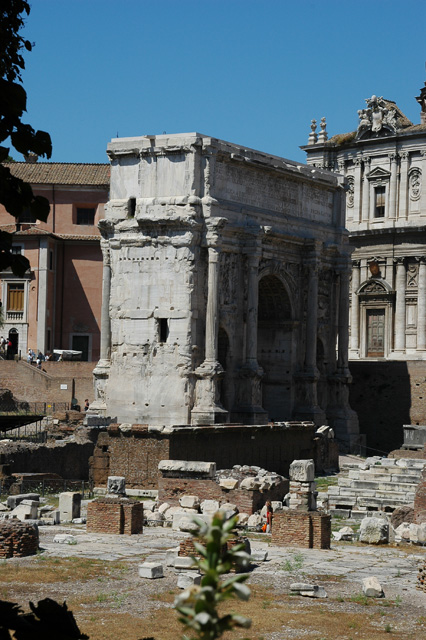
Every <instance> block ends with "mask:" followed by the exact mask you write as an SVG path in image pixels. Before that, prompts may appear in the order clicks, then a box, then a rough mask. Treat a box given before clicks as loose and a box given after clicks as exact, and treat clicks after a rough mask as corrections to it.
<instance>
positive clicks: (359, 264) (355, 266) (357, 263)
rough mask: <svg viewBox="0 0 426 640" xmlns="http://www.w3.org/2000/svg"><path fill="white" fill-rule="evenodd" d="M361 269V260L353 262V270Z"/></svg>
mask: <svg viewBox="0 0 426 640" xmlns="http://www.w3.org/2000/svg"><path fill="white" fill-rule="evenodd" d="M360 267H361V260H359V259H357V260H352V269H359V268H360Z"/></svg>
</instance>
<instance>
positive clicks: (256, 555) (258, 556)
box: [251, 549, 268, 562]
mask: <svg viewBox="0 0 426 640" xmlns="http://www.w3.org/2000/svg"><path fill="white" fill-rule="evenodd" d="M251 559H252V561H253V562H266V560H267V559H268V552H267V551H262V550H260V549H259V550H258V551H252V552H251Z"/></svg>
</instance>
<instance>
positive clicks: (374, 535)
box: [359, 518, 389, 544]
mask: <svg viewBox="0 0 426 640" xmlns="http://www.w3.org/2000/svg"><path fill="white" fill-rule="evenodd" d="M359 540H360V542H364V543H366V544H386V543H388V542H389V522H388V521H387V520H385V519H384V518H364V520H362V521H361V527H360V530H359Z"/></svg>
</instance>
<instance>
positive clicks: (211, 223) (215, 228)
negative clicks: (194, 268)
mask: <svg viewBox="0 0 426 640" xmlns="http://www.w3.org/2000/svg"><path fill="white" fill-rule="evenodd" d="M227 222H228V220H227V219H226V218H209V219H208V220H206V244H207V246H208V248H209V249H212V248H218V245H219V243H220V242H221V239H222V234H221V232H222V230H223V228H224V227H225V225H226V223H227Z"/></svg>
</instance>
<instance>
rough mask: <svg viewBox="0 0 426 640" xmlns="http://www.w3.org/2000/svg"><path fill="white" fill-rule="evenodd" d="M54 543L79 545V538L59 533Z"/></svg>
mask: <svg viewBox="0 0 426 640" xmlns="http://www.w3.org/2000/svg"><path fill="white" fill-rule="evenodd" d="M53 542H56V543H58V544H77V538H76V537H75V536H72V535H71V534H70V533H57V534H56V536H55V537H54V538H53Z"/></svg>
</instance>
